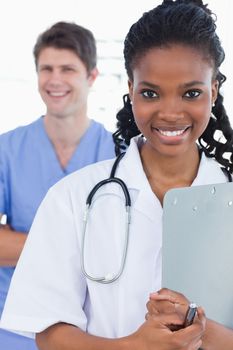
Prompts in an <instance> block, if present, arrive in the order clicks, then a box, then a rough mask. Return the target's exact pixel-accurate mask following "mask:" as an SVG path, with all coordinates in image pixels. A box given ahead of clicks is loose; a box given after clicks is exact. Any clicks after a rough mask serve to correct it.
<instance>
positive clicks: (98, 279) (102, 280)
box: [81, 150, 232, 284]
mask: <svg viewBox="0 0 233 350" xmlns="http://www.w3.org/2000/svg"><path fill="white" fill-rule="evenodd" d="M200 152H201V150H200ZM200 154H201V153H200ZM124 155H125V152H124V153H121V154H120V155H119V156H118V157H117V158H116V160H115V162H114V164H113V166H112V170H111V174H110V176H109V178H107V179H105V180H102V181H100V182H98V183H97V184H96V185H95V186H94V187H93V189H92V190H91V192H90V193H89V195H88V197H87V200H86V210H85V214H84V218H83V221H84V224H83V231H82V243H81V269H82V272H83V274H84V275H85V276H86V277H87V278H88V279H89V280H91V281H94V282H98V283H102V284H108V283H112V282H114V281H116V280H118V278H119V277H120V276H121V275H122V272H123V270H124V267H125V261H126V256H127V250H128V244H129V225H130V208H131V198H130V194H129V191H128V188H127V186H126V184H125V183H124V181H123V180H121V179H119V178H118V177H115V173H116V169H117V166H118V164H119V162H120V160H121V159H122V158H123V156H124ZM221 169H222V171H223V173H224V174H225V175H226V177H227V178H228V181H229V182H232V175H231V173H230V171H229V170H228V169H226V168H224V167H221ZM109 183H116V184H118V185H119V186H120V187H121V189H122V191H123V193H124V196H125V210H126V222H125V224H126V228H125V241H124V247H123V253H122V259H121V264H120V268H119V270H118V272H117V273H115V274H113V273H108V274H107V275H106V276H98V277H97V276H96V277H95V276H91V275H90V274H88V273H87V271H86V268H85V261H84V260H85V259H84V253H85V237H86V228H87V222H88V215H89V212H90V209H91V205H92V199H93V197H94V195H95V194H96V192H97V191H98V190H99V189H100V188H101V187H102V186H104V185H106V184H109Z"/></svg>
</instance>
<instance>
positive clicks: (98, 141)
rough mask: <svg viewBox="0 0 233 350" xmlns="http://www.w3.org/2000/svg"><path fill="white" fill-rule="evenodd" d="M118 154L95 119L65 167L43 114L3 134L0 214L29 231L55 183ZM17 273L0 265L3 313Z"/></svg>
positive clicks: (0, 149)
mask: <svg viewBox="0 0 233 350" xmlns="http://www.w3.org/2000/svg"><path fill="white" fill-rule="evenodd" d="M114 156H115V152H114V144H113V140H112V134H111V133H110V132H109V131H107V130H106V129H105V128H104V126H103V125H102V124H100V123H98V122H96V121H94V120H91V123H90V126H89V128H88V129H87V131H86V132H85V134H84V135H83V137H82V138H81V140H80V142H79V144H78V146H77V149H76V150H75V152H74V154H73V156H72V158H71V159H70V161H69V163H68V165H67V167H66V168H65V169H63V168H62V167H61V165H60V163H59V160H58V158H57V155H56V153H55V149H54V147H53V145H52V143H51V141H50V139H49V138H48V135H47V133H46V131H45V127H44V119H43V117H41V118H39V119H38V120H36V121H35V122H33V123H31V124H29V125H27V126H23V127H19V128H17V129H15V130H12V131H9V132H7V133H5V134H2V135H0V213H2V214H6V215H7V220H8V224H9V225H10V226H11V227H12V228H13V229H14V230H16V231H21V232H27V233H28V232H29V230H30V227H31V224H32V221H33V218H34V216H35V213H36V211H37V209H38V207H39V205H40V203H41V201H42V199H43V198H44V196H45V194H46V193H47V191H48V189H49V188H50V187H51V186H52V185H54V184H55V183H56V182H57V181H58V180H60V179H62V178H63V177H64V176H66V175H68V174H70V173H72V172H74V171H75V170H78V169H80V168H82V167H84V166H86V165H88V164H91V163H95V162H98V161H101V160H104V159H109V158H113V157H114ZM42 254H43V252H42ZM13 272H14V268H8V267H0V314H1V313H2V309H3V306H4V303H5V298H6V295H7V291H8V288H9V284H10V280H11V277H12V274H13ZM1 333H2V332H0V345H1V346H2V345H3V344H2V341H1ZM1 346H0V348H1ZM9 349H10V348H9ZM9 349H8V348H7V350H9ZM12 349H13V348H12ZM15 349H16V348H14V350H15Z"/></svg>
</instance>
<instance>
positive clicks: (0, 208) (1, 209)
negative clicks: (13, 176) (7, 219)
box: [0, 138, 6, 214]
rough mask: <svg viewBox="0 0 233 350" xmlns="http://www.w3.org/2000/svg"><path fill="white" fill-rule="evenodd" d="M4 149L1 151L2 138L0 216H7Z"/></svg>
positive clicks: (0, 153) (0, 152) (0, 154)
mask: <svg viewBox="0 0 233 350" xmlns="http://www.w3.org/2000/svg"><path fill="white" fill-rule="evenodd" d="M2 157H3V156H2V149H1V138H0V214H5V212H6V210H5V190H4V188H5V184H4V177H3V169H4V168H3V167H4V163H3V159H2Z"/></svg>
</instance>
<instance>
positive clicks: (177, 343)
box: [132, 308, 206, 350]
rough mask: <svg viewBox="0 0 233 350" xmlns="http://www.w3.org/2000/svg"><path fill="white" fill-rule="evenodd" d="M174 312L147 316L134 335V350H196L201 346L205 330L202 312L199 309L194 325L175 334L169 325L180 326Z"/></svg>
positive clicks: (180, 323) (179, 320) (178, 318)
mask: <svg viewBox="0 0 233 350" xmlns="http://www.w3.org/2000/svg"><path fill="white" fill-rule="evenodd" d="M182 322H183V321H182V320H181V319H180V317H179V316H178V314H177V313H176V312H175V313H174V312H169V313H156V314H149V313H148V314H147V318H146V322H145V323H144V324H143V325H142V326H141V327H140V328H139V329H138V331H137V332H136V333H134V335H133V337H134V341H133V343H132V345H133V348H134V349H140V350H154V349H157V350H181V349H182V350H196V349H199V348H200V347H201V345H202V340H201V338H202V336H203V333H204V330H205V322H206V320H205V315H204V311H203V310H202V309H201V308H199V309H198V313H197V317H196V318H195V321H194V323H193V324H192V325H191V326H189V327H187V328H183V329H180V330H178V331H176V332H173V331H171V330H170V325H172V324H173V325H182Z"/></svg>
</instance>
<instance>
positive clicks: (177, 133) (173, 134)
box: [158, 129, 185, 136]
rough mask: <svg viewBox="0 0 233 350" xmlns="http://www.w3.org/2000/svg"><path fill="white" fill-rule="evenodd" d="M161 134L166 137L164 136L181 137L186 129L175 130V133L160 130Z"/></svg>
mask: <svg viewBox="0 0 233 350" xmlns="http://www.w3.org/2000/svg"><path fill="white" fill-rule="evenodd" d="M158 130H159V132H160V134H162V135H164V136H179V135H181V134H183V132H184V131H185V129H183V130H174V131H165V130H160V129H158Z"/></svg>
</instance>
